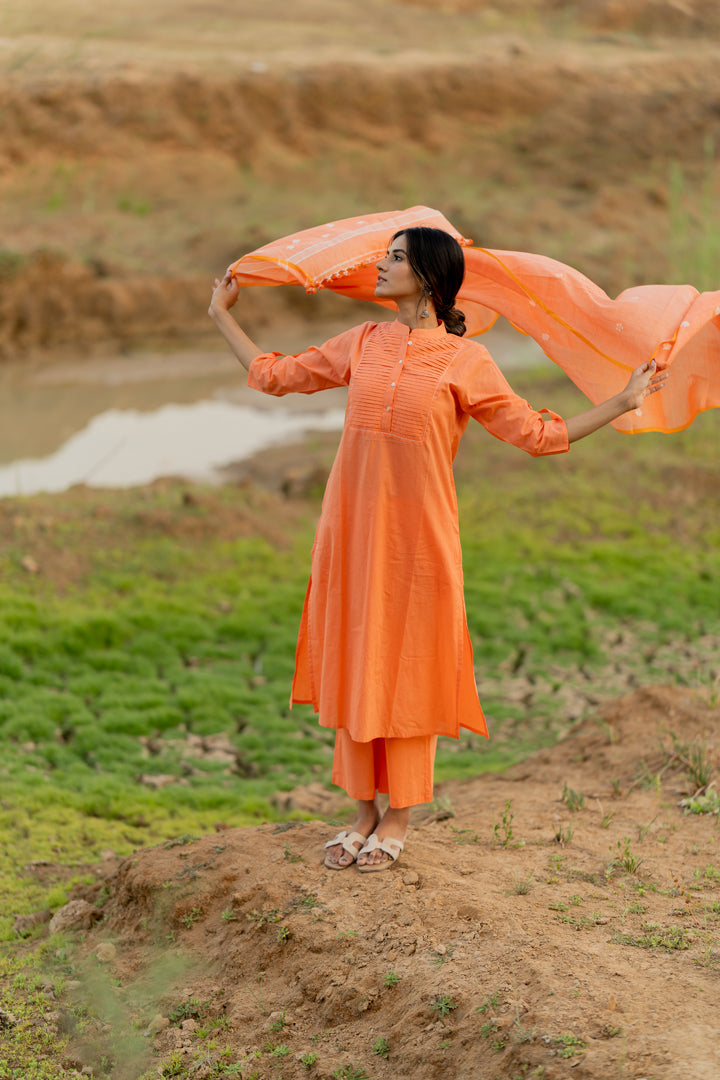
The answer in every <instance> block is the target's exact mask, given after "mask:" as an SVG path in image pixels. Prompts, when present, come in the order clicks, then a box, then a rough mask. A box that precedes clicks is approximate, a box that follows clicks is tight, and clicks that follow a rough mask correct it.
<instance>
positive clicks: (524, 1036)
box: [513, 1015, 537, 1045]
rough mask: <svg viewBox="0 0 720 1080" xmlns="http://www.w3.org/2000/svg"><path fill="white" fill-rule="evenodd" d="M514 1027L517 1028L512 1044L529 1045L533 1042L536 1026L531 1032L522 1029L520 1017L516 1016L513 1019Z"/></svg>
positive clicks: (524, 1028)
mask: <svg viewBox="0 0 720 1080" xmlns="http://www.w3.org/2000/svg"><path fill="white" fill-rule="evenodd" d="M515 1027H516V1028H517V1034H516V1035H515V1038H514V1040H513V1042H515V1043H517V1044H519V1045H521V1044H522V1043H531V1042H533V1041H534V1039H535V1032H536V1031H537V1026H536V1027H534V1028H532V1030H529V1029H528V1028H526V1027H523V1025H522V1024H521V1023H520V1017H519V1015H518V1016H516V1017H515Z"/></svg>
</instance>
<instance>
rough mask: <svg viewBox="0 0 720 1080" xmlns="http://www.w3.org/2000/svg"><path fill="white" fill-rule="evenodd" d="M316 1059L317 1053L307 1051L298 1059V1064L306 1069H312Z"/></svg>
mask: <svg viewBox="0 0 720 1080" xmlns="http://www.w3.org/2000/svg"><path fill="white" fill-rule="evenodd" d="M317 1059H318V1056H317V1053H316V1052H315V1051H314V1050H308V1051H307V1053H306V1054H303V1056H302V1057H301V1058H300V1064H301V1065H304V1066H305V1068H306V1069H312V1067H313V1065H314V1064H315V1062H316V1061H317Z"/></svg>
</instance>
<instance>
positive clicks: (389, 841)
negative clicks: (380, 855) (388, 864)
mask: <svg viewBox="0 0 720 1080" xmlns="http://www.w3.org/2000/svg"><path fill="white" fill-rule="evenodd" d="M404 847H405V845H404V843H403V842H402V840H393V838H392V837H391V836H388V837H386V838H385V839H384V840H380V839H378V836H377V834H376V833H372V835H371V836H369V837H368V841H367V844H366V845H365V847H364V848H363V849H362V851H360V852H359V854H360V855H369V854H370V852H371V851H384V852H385V854H386V855H389V856H390V858H391V859H392V861H393V862H395V860H396V859H397V857H398V855H399V854H400V852H401V851H402V850H403V849H404Z"/></svg>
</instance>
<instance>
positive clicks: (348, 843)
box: [325, 829, 367, 858]
mask: <svg viewBox="0 0 720 1080" xmlns="http://www.w3.org/2000/svg"><path fill="white" fill-rule="evenodd" d="M366 842H367V837H366V836H363V835H362V834H361V833H359V832H351V833H348V832H347V830H345V829H343V831H342V832H339V833H338V834H337V836H336V837H335V839H334V840H328V842H327V844H326V845H325V847H326V848H330V847H335V846H336V845H337V844H341V845H342V847H343V849H344V850H345V851H347V853H348V855H354V856H355V857H356V858H357V856H358V854H359V852H358V849H357V848H356V847H355V844H360V845H361V846H362V845H363V844H364V843H366Z"/></svg>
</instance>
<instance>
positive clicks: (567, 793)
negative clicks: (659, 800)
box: [560, 780, 585, 814]
mask: <svg viewBox="0 0 720 1080" xmlns="http://www.w3.org/2000/svg"><path fill="white" fill-rule="evenodd" d="M560 802H564V803H565V805H566V806H567V808H568V810H569V811H570V813H571V814H575V813H577V811H578V810H584V809H585V796H584V794H583V793H582V792H581V791H573V789H572V788H570V787H568V785H567V780H566V781H565V783H564V784H563V789H562V795H561V796H560Z"/></svg>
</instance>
